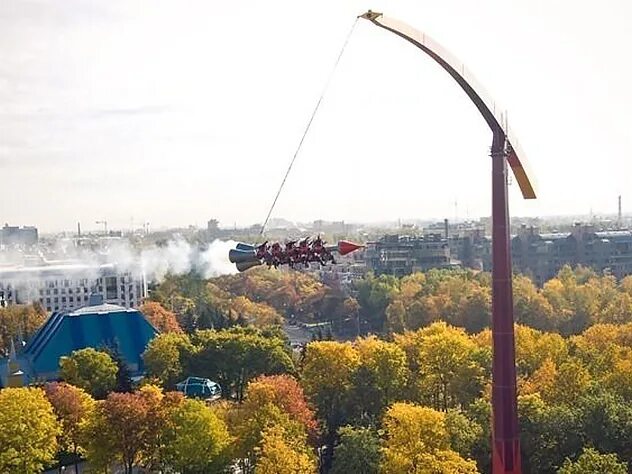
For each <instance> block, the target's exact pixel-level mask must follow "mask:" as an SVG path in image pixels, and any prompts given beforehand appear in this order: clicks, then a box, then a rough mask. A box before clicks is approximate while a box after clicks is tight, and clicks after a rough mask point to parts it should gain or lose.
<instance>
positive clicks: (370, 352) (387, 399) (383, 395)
mask: <svg viewBox="0 0 632 474" xmlns="http://www.w3.org/2000/svg"><path fill="white" fill-rule="evenodd" d="M355 348H356V350H357V352H358V355H359V356H360V366H359V367H358V369H357V371H356V373H355V374H354V377H353V384H354V388H353V392H354V393H353V395H352V396H353V400H354V402H355V403H354V404H355V405H356V408H357V412H358V415H360V416H363V415H370V416H374V417H380V416H381V415H382V411H383V410H384V409H385V408H386V407H387V406H388V405H390V404H391V403H392V402H393V401H395V400H397V399H399V398H401V396H402V395H403V391H404V389H405V387H406V383H407V381H408V365H407V362H406V353H405V352H404V351H403V350H402V349H401V348H400V347H399V346H397V345H396V344H394V343H392V342H386V341H382V340H380V339H377V338H376V337H375V336H370V337H367V338H364V339H358V340H357V341H356V343H355Z"/></svg>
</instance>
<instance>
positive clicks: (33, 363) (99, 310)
mask: <svg viewBox="0 0 632 474" xmlns="http://www.w3.org/2000/svg"><path fill="white" fill-rule="evenodd" d="M157 333H158V332H157V330H156V329H155V328H154V327H153V326H152V325H151V324H150V323H149V322H148V321H147V319H145V317H144V316H143V314H142V313H141V312H140V311H138V310H135V309H126V308H123V307H121V306H116V305H111V304H100V305H95V306H86V307H83V308H80V309H77V310H74V311H70V312H67V311H66V312H57V313H53V314H52V315H51V316H50V317H49V318H48V320H47V321H46V322H45V323H44V325H43V326H42V327H41V328H40V329H39V331H38V332H37V333H36V334H35V335H34V336H33V338H32V339H31V340H30V341H29V343H28V344H27V346H26V347H25V348H24V351H22V353H21V354H19V355H18V360H19V361H20V367H21V368H22V370H24V372H25V374H26V376H27V379H30V381H32V380H33V379H46V380H50V379H55V378H57V374H58V370H59V359H60V358H61V357H62V356H67V355H70V354H71V353H72V352H73V351H76V350H78V349H84V348H86V347H93V348H95V349H101V348H105V347H111V348H116V349H117V350H118V351H119V353H120V354H121V356H122V358H123V359H124V360H125V362H126V363H127V364H128V366H129V368H130V371H131V373H132V375H137V374H140V373H142V372H143V360H142V357H141V355H142V353H143V352H144V351H145V349H146V347H147V344H148V343H149V341H151V340H152V339H153V338H154V337H155V336H156V334H157Z"/></svg>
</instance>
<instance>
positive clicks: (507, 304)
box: [360, 10, 536, 474]
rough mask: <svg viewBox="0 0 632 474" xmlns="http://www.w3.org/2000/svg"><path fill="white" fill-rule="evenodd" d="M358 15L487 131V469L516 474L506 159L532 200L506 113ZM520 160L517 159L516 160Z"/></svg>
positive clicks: (399, 31)
mask: <svg viewBox="0 0 632 474" xmlns="http://www.w3.org/2000/svg"><path fill="white" fill-rule="evenodd" d="M360 18H364V19H366V20H369V21H370V22H372V23H373V24H375V25H377V26H379V27H380V28H383V29H385V30H387V31H390V32H391V33H394V34H396V35H397V36H400V37H402V38H404V39H405V40H407V41H409V42H410V43H412V44H414V45H415V46H417V47H418V48H419V49H421V50H422V51H423V52H424V53H426V54H427V55H428V56H430V57H431V58H432V59H433V60H434V61H436V62H437V63H438V64H439V65H440V66H441V67H442V68H443V69H445V70H446V71H447V72H448V74H450V76H452V78H453V79H454V80H455V81H456V82H457V83H458V84H459V85H460V86H461V88H462V89H463V90H464V91H465V93H466V94H467V96H468V97H469V98H470V100H471V101H472V102H473V103H474V105H475V106H476V108H477V109H478V111H479V112H480V113H481V115H482V116H483V118H484V119H485V121H486V122H487V124H488V125H489V128H490V129H491V131H492V135H493V138H492V147H491V159H492V339H493V346H492V347H493V360H492V469H493V473H494V474H520V473H521V472H522V467H521V462H520V433H519V430H518V412H517V402H516V363H515V341H514V327H513V292H512V282H511V252H510V239H509V207H508V202H507V178H508V176H507V163H509V166H510V167H511V169H512V171H513V173H514V176H515V177H516V181H517V182H518V185H519V186H520V190H521V192H522V195H523V197H524V198H525V199H535V197H536V196H535V192H534V190H533V186H532V184H531V182H530V180H529V178H528V176H527V174H526V172H525V170H524V168H523V162H524V153H522V152H521V151H520V150H519V149H518V147H517V142H516V140H515V139H514V137H513V135H512V134H511V131H510V130H509V127H508V125H507V123H506V116H504V115H503V114H502V113H499V112H497V111H496V107H495V104H494V102H493V101H492V100H490V99H489V97H488V96H487V95H486V94H485V93H484V91H483V89H482V87H480V86H479V85H478V83H477V81H476V80H475V79H474V78H473V76H472V75H471V74H469V73H468V72H467V71H466V69H465V67H464V66H463V64H461V63H459V62H458V61H456V60H455V59H454V57H453V56H452V55H451V54H449V53H448V52H447V51H446V50H445V48H443V47H442V46H441V45H440V44H439V43H437V42H436V41H434V40H433V39H432V38H430V37H429V36H428V35H426V34H425V33H423V32H421V31H418V30H416V29H414V28H412V27H410V26H409V25H406V24H404V23H401V22H399V21H396V20H393V19H390V18H386V17H384V15H382V14H381V13H376V12H372V11H371V10H369V11H368V12H366V13H364V14H363V15H360ZM521 160H522V161H521Z"/></svg>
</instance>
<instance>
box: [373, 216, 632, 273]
mask: <svg viewBox="0 0 632 474" xmlns="http://www.w3.org/2000/svg"><path fill="white" fill-rule="evenodd" d="M446 234H447V232H446ZM511 256H512V263H513V269H514V271H515V272H519V273H523V274H526V275H529V276H530V277H531V278H532V279H533V280H534V282H535V283H536V284H538V285H542V284H544V283H545V282H546V281H547V280H550V279H551V278H553V277H555V275H557V273H558V272H559V271H560V269H561V268H562V267H563V266H564V265H571V266H576V265H582V266H584V267H588V268H592V269H594V270H595V271H597V272H608V273H610V274H612V275H613V276H615V277H616V278H623V277H625V276H627V275H632V230H603V231H602V230H596V229H595V228H594V226H591V225H584V224H576V225H574V226H573V227H572V229H571V230H570V232H547V233H543V232H540V231H539V229H538V228H537V227H533V226H531V227H527V226H522V227H521V228H520V229H518V231H517V233H516V234H515V235H513V236H512V238H511ZM365 261H366V266H367V268H368V269H369V270H371V271H373V272H375V273H376V274H389V275H395V276H402V275H408V274H410V273H413V272H415V271H425V270H428V269H430V268H447V267H452V266H455V265H460V266H463V267H467V268H473V269H475V270H484V271H491V269H492V241H491V238H489V237H487V236H486V235H485V232H484V230H483V229H482V228H480V229H469V230H460V231H459V232H458V233H452V234H451V235H449V237H448V238H446V237H445V235H444V236H441V235H440V234H429V235H425V236H423V237H406V236H399V235H386V236H384V237H382V238H381V239H379V240H378V241H377V242H373V243H369V244H368V245H367V250H366V252H365Z"/></svg>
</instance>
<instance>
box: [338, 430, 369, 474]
mask: <svg viewBox="0 0 632 474" xmlns="http://www.w3.org/2000/svg"><path fill="white" fill-rule="evenodd" d="M338 435H339V437H340V441H339V442H338V444H337V445H336V448H335V449H334V459H333V465H332V467H331V471H330V472H331V474H347V473H350V472H353V473H357V474H377V473H378V472H379V469H380V462H381V459H382V454H381V451H380V439H379V438H378V436H377V433H376V432H375V431H374V430H373V429H371V428H361V427H360V428H354V427H352V426H344V427H342V428H340V430H338Z"/></svg>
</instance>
